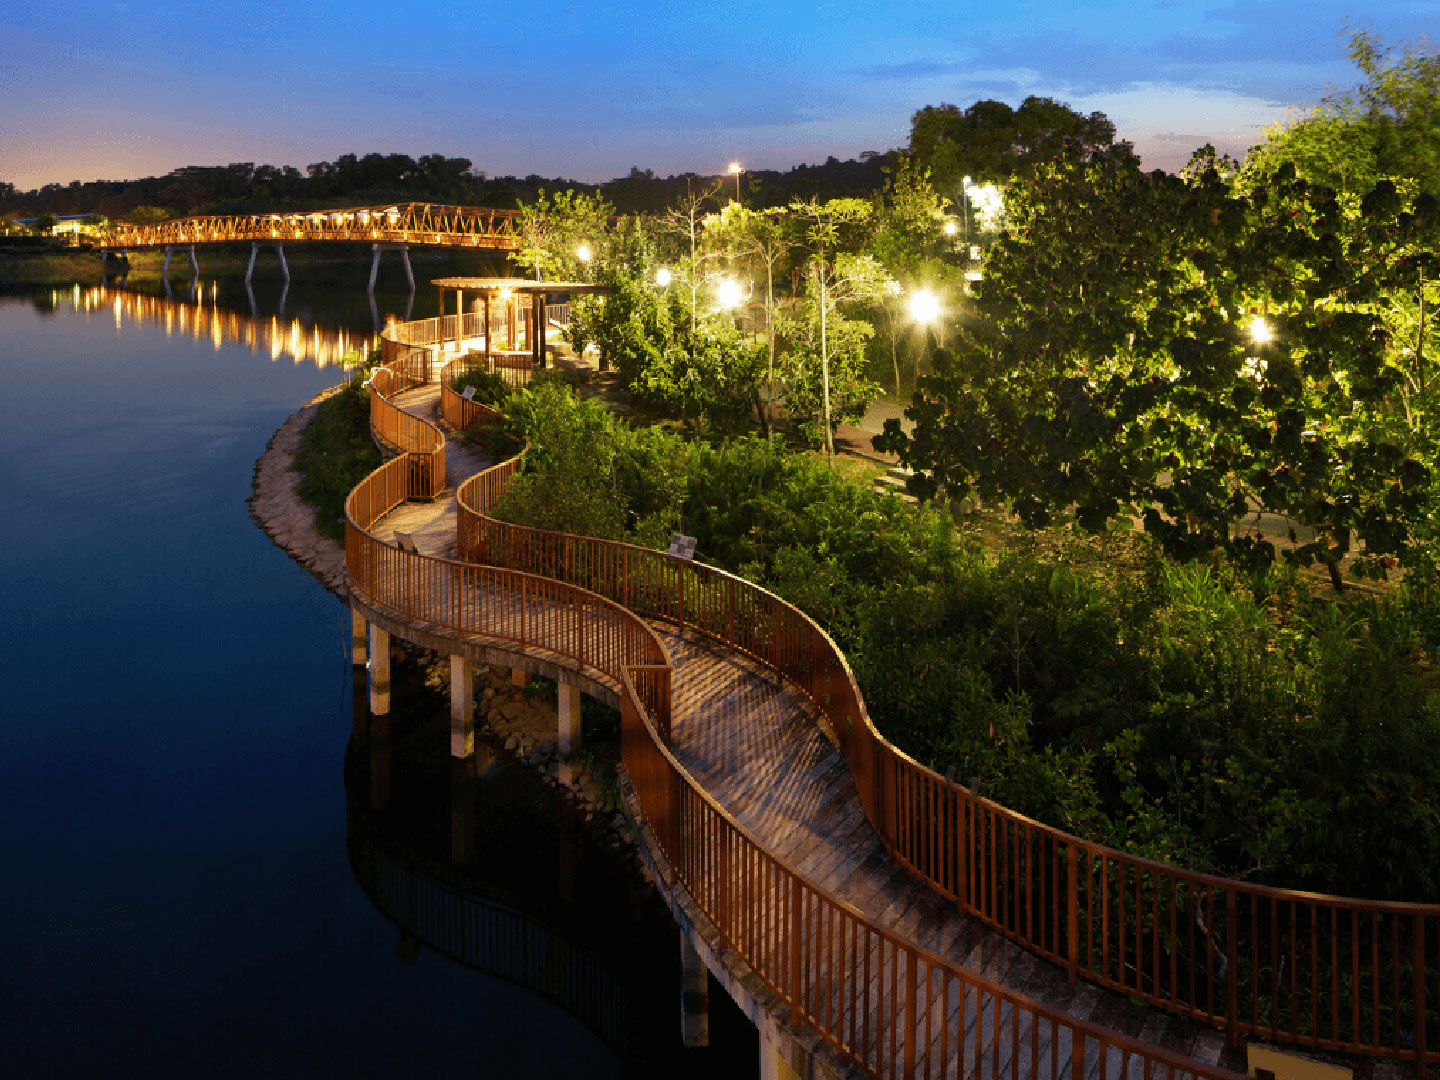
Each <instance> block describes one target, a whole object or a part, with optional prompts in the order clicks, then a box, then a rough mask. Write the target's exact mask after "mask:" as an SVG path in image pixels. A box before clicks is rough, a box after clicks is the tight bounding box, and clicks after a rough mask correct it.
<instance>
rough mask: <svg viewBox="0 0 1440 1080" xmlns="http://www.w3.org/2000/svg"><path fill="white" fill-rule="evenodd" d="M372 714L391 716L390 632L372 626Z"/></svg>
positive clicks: (369, 669) (367, 666) (372, 624)
mask: <svg viewBox="0 0 1440 1080" xmlns="http://www.w3.org/2000/svg"><path fill="white" fill-rule="evenodd" d="M366 670H367V671H369V673H370V679H369V684H370V686H369V689H370V712H371V713H372V714H374V715H375V716H388V715H389V714H390V631H388V630H382V629H380V627H378V626H376V625H375V624H374V623H371V624H370V662H369V663H368V664H367V665H366Z"/></svg>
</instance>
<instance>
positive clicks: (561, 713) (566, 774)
mask: <svg viewBox="0 0 1440 1080" xmlns="http://www.w3.org/2000/svg"><path fill="white" fill-rule="evenodd" d="M558 689H559V701H558V702H557V703H556V707H555V713H556V715H557V716H558V717H559V719H560V732H559V740H558V745H557V750H558V751H559V758H560V773H559V776H560V782H561V783H562V784H568V783H570V782H571V781H572V780H573V779H574V768H575V767H574V766H573V765H572V764H571V763H570V755H571V754H573V753H574V752H575V751H577V750H579V749H580V688H579V687H578V686H567V685H566V684H565V683H563V682H562V683H560V684H559V686H558ZM702 966H703V965H702Z"/></svg>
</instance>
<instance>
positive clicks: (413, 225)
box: [98, 203, 520, 251]
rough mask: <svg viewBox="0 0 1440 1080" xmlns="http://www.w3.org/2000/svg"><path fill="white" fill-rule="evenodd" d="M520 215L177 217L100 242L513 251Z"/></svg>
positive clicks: (417, 206) (461, 210)
mask: <svg viewBox="0 0 1440 1080" xmlns="http://www.w3.org/2000/svg"><path fill="white" fill-rule="evenodd" d="M519 216H520V212H519V211H518V210H500V209H494V208H491V207H483V206H442V205H439V204H436V203H397V204H392V205H390V206H355V207H346V208H343V209H339V210H323V211H314V212H309V213H270V214H222V215H211V216H206V217H188V218H176V219H173V220H171V221H161V222H157V223H155V224H152V225H126V224H116V225H113V226H111V227H110V228H108V229H106V230H104V231H103V232H102V233H101V234H100V235H99V237H98V241H99V243H100V244H101V245H102V246H104V247H114V248H138V247H158V246H162V245H166V244H223V243H236V242H246V241H248V242H252V243H308V242H315V241H334V242H340V243H381V244H415V245H422V246H431V247H461V248H489V249H492V250H500V251H512V250H515V249H516V248H518V247H519V239H518V236H517V233H516V222H517V221H518V220H519Z"/></svg>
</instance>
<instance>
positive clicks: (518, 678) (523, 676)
mask: <svg viewBox="0 0 1440 1080" xmlns="http://www.w3.org/2000/svg"><path fill="white" fill-rule="evenodd" d="M510 685H511V686H519V687H522V688H523V687H526V686H529V685H530V673H529V672H528V671H522V670H521V669H520V668H518V667H512V668H511V669H510Z"/></svg>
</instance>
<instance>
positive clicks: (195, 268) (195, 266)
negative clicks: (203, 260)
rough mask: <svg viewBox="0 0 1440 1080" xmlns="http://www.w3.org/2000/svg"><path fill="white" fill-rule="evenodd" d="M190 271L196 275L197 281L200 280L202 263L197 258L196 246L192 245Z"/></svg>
mask: <svg viewBox="0 0 1440 1080" xmlns="http://www.w3.org/2000/svg"><path fill="white" fill-rule="evenodd" d="M190 271H191V273H193V274H194V275H195V280H196V281H197V282H198V281H199V280H200V263H199V261H198V260H197V259H196V258H195V245H194V244H191V245H190Z"/></svg>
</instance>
